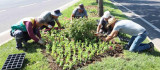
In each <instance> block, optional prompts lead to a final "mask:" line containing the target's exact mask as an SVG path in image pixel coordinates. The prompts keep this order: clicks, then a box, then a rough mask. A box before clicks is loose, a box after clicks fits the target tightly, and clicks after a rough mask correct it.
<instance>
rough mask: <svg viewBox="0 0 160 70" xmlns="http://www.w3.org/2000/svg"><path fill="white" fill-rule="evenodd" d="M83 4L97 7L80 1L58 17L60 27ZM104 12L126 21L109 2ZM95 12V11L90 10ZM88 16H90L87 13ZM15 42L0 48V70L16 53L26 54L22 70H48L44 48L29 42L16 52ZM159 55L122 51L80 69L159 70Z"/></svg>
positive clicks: (91, 1) (87, 0) (92, 1)
mask: <svg viewBox="0 0 160 70" xmlns="http://www.w3.org/2000/svg"><path fill="white" fill-rule="evenodd" d="M80 3H83V4H84V5H85V7H87V6H97V3H96V0H80V1H79V2H78V3H76V4H74V5H73V6H71V7H69V8H68V9H66V10H64V11H63V12H62V13H64V14H63V15H62V16H60V18H59V20H60V22H61V23H62V25H64V24H66V23H67V22H68V21H65V20H66V19H65V18H64V17H66V18H70V16H71V12H72V10H73V9H74V8H75V7H77V5H78V4H80ZM104 10H105V11H106V10H109V11H110V12H111V14H112V15H113V16H115V17H116V18H118V19H128V18H127V17H126V16H125V15H123V14H122V12H121V11H120V10H119V9H118V8H117V7H115V6H114V5H113V4H112V3H111V2H110V1H109V0H104ZM87 11H88V10H87ZM91 11H94V12H97V11H95V10H91ZM88 14H90V13H89V12H88ZM89 18H94V19H95V20H97V19H98V20H99V19H100V18H99V17H91V16H90V15H89ZM148 42H149V41H148V40H147V39H146V40H145V42H144V43H148ZM15 46H16V42H15V40H14V39H13V40H11V41H9V42H8V43H6V44H4V45H2V46H0V53H1V55H0V68H2V66H3V64H4V62H5V60H6V58H7V57H8V55H9V54H17V53H26V57H25V61H24V65H23V67H22V70H50V68H49V64H48V62H47V58H46V57H44V56H43V54H42V53H41V49H42V48H43V47H44V46H40V45H38V44H36V43H32V41H30V42H29V45H28V46H25V47H26V48H27V50H26V51H23V50H17V49H16V48H15ZM159 57H160V53H159V52H158V51H157V50H156V51H154V52H152V53H148V52H144V53H140V54H139V53H132V52H129V51H127V50H125V51H124V54H123V57H118V58H115V57H106V58H103V60H102V61H101V62H96V63H94V64H90V65H88V66H86V67H83V68H81V69H83V70H136V69H137V70H159V69H160V64H159V62H160V59H159Z"/></svg>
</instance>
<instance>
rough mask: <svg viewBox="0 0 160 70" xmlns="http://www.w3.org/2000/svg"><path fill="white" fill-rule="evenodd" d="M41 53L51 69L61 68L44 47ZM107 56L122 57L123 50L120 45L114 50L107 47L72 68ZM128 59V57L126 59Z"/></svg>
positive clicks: (74, 68)
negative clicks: (102, 51) (100, 52)
mask: <svg viewBox="0 0 160 70" xmlns="http://www.w3.org/2000/svg"><path fill="white" fill-rule="evenodd" d="M42 54H43V55H44V56H45V57H46V58H47V61H48V63H49V65H50V66H49V67H50V68H51V69H52V70H63V68H62V67H60V66H59V65H58V64H56V62H55V60H54V59H53V57H52V56H51V55H50V54H47V53H46V49H42ZM107 56H112V57H122V58H123V50H122V47H120V46H119V47H116V48H115V49H114V50H112V49H109V50H106V51H105V52H104V53H103V54H99V55H96V54H95V56H93V57H92V59H90V60H88V61H86V62H83V61H82V62H81V63H79V64H77V65H74V66H73V67H72V70H76V69H78V68H81V67H83V66H87V65H88V64H91V63H95V62H96V61H101V59H102V58H105V57H107ZM126 60H128V61H129V59H126Z"/></svg>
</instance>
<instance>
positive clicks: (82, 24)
mask: <svg viewBox="0 0 160 70" xmlns="http://www.w3.org/2000/svg"><path fill="white" fill-rule="evenodd" d="M95 31H96V21H95V20H93V19H84V18H80V19H75V20H73V22H72V23H69V24H66V29H65V32H64V33H65V34H66V35H67V36H69V37H70V38H73V39H74V40H75V41H79V40H81V41H85V39H87V40H90V41H91V40H92V39H94V38H95V36H94V33H95Z"/></svg>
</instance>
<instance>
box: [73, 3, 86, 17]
mask: <svg viewBox="0 0 160 70" xmlns="http://www.w3.org/2000/svg"><path fill="white" fill-rule="evenodd" d="M80 17H81V18H83V17H86V18H87V19H88V15H87V11H86V10H85V8H84V5H83V4H79V7H77V8H75V9H74V10H73V12H72V15H71V20H73V18H80Z"/></svg>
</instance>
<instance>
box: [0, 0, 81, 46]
mask: <svg viewBox="0 0 160 70" xmlns="http://www.w3.org/2000/svg"><path fill="white" fill-rule="evenodd" d="M78 1H79V0H33V1H30V2H28V1H27V0H0V46H1V45H3V44H4V43H7V42H8V41H10V40H12V38H13V37H11V36H10V33H9V31H10V27H11V25H13V24H15V23H17V22H18V21H19V20H20V19H22V18H24V17H37V16H39V15H40V14H41V13H42V12H44V11H53V10H54V9H60V10H64V9H66V8H68V7H69V6H72V5H73V4H74V3H76V2H78Z"/></svg>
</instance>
